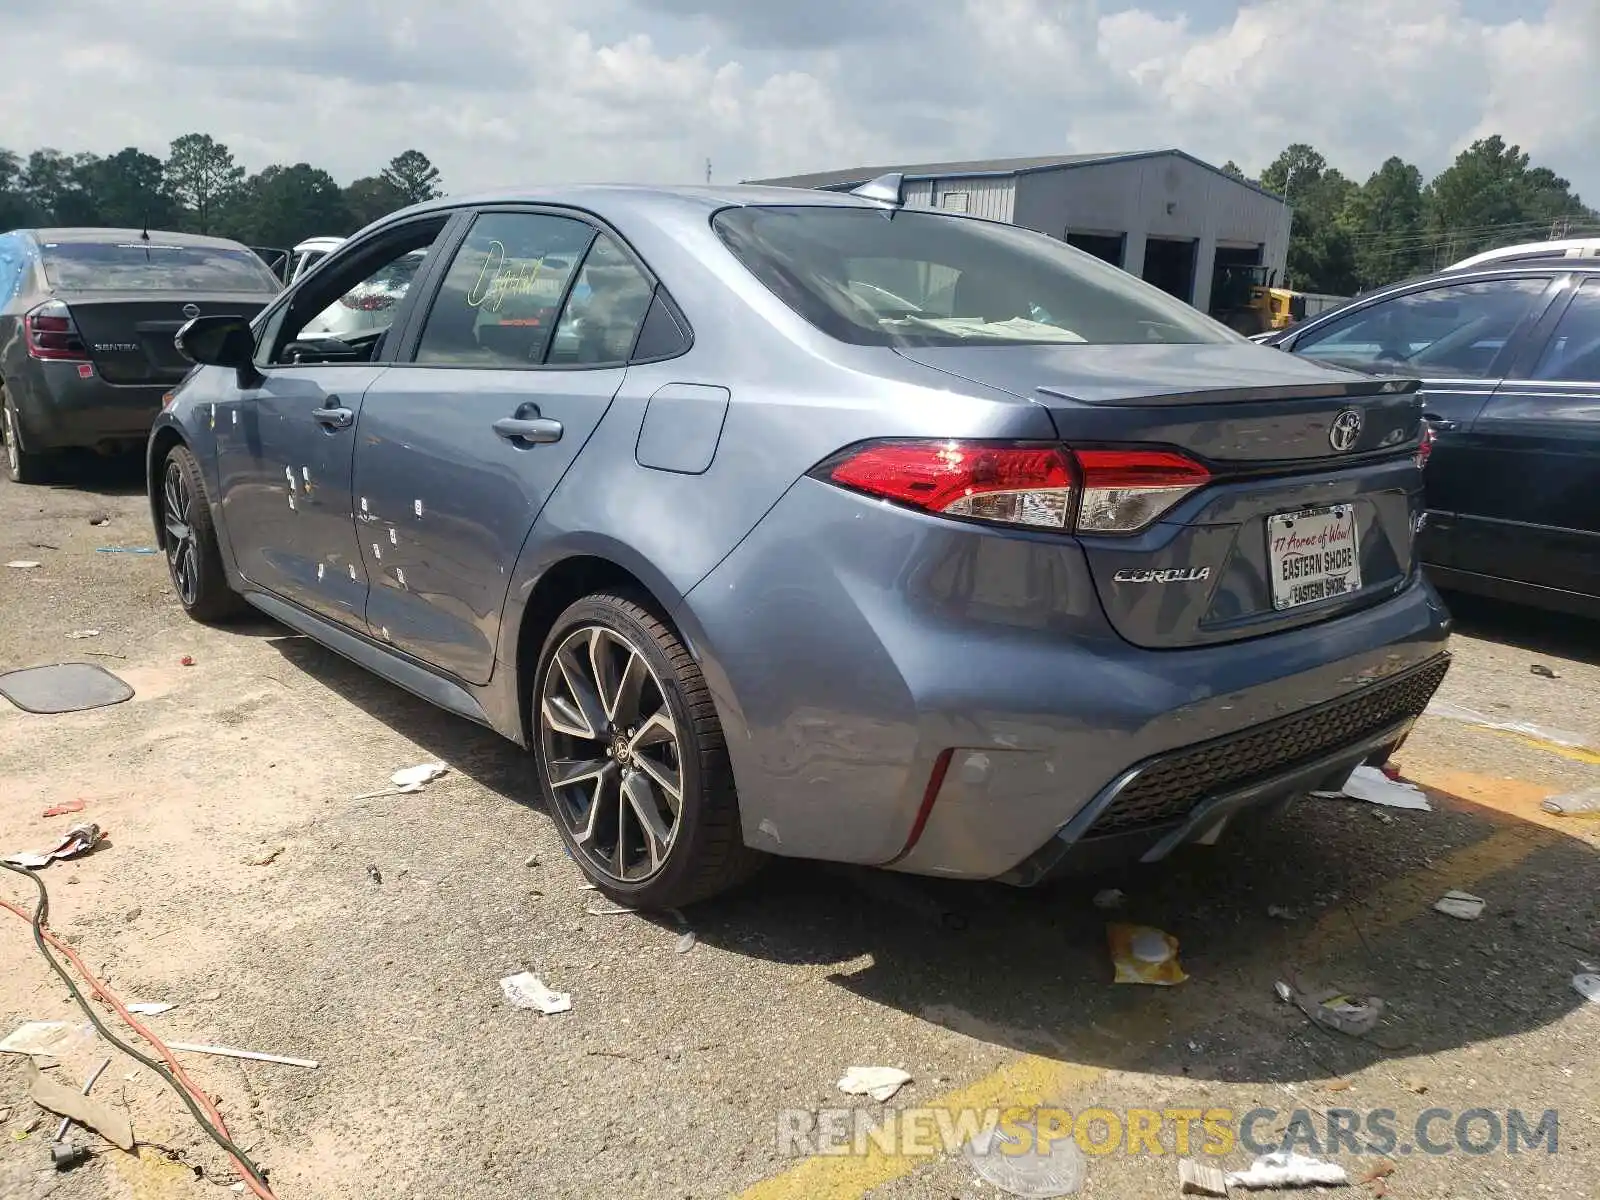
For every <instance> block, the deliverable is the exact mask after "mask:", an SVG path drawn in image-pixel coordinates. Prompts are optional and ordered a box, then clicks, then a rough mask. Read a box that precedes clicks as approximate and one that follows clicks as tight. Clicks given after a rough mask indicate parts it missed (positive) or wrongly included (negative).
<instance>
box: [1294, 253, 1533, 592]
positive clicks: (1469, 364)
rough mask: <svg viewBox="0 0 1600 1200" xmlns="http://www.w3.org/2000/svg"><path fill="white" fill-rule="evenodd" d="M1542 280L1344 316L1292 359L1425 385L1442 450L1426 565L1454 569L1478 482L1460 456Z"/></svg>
mask: <svg viewBox="0 0 1600 1200" xmlns="http://www.w3.org/2000/svg"><path fill="white" fill-rule="evenodd" d="M1549 282H1550V281H1549V279H1548V278H1547V277H1544V276H1524V277H1509V278H1498V279H1484V280H1475V281H1470V282H1465V283H1450V282H1443V283H1433V284H1429V285H1427V286H1424V287H1419V288H1416V289H1413V290H1411V291H1406V292H1402V293H1399V294H1397V295H1393V296H1388V297H1384V298H1382V299H1379V300H1377V301H1374V302H1373V303H1371V304H1368V305H1364V306H1362V307H1360V308H1357V309H1354V310H1352V311H1349V312H1346V313H1342V314H1340V315H1339V316H1337V317H1335V318H1334V319H1332V320H1330V321H1328V322H1326V323H1324V324H1321V325H1319V326H1316V327H1314V328H1312V329H1309V330H1307V331H1306V332H1305V333H1304V334H1302V335H1301V336H1300V337H1299V338H1297V339H1296V341H1295V344H1294V346H1293V347H1292V352H1293V353H1295V354H1301V355H1305V356H1307V357H1309V358H1316V359H1319V360H1320V361H1323V362H1327V363H1331V364H1333V365H1336V366H1344V367H1353V368H1355V369H1357V370H1361V371H1368V372H1378V373H1392V374H1397V375H1409V376H1414V377H1419V378H1420V379H1421V380H1422V390H1421V392H1420V393H1419V395H1420V397H1421V399H1422V402H1423V411H1424V412H1425V413H1426V414H1427V418H1428V420H1429V423H1430V424H1431V425H1432V426H1433V428H1434V432H1435V435H1436V437H1437V441H1436V442H1435V445H1434V450H1433V457H1432V459H1431V460H1430V461H1429V463H1428V474H1427V505H1428V523H1427V525H1426V526H1425V527H1424V530H1423V532H1422V534H1421V536H1420V537H1419V539H1418V553H1419V555H1420V556H1421V557H1422V559H1423V561H1425V562H1429V563H1433V564H1435V565H1437V566H1450V565H1453V563H1454V561H1455V558H1456V553H1457V548H1456V538H1455V528H1456V521H1457V519H1458V514H1460V513H1462V512H1469V511H1471V510H1472V508H1473V506H1474V504H1475V503H1476V501H1475V495H1476V491H1477V486H1478V485H1477V481H1476V480H1474V478H1473V476H1472V471H1471V470H1470V469H1469V468H1468V466H1467V464H1466V461H1465V459H1464V458H1463V457H1462V454H1461V450H1462V444H1463V439H1464V437H1465V434H1466V431H1467V429H1468V428H1469V427H1470V426H1471V424H1472V422H1473V420H1474V419H1475V418H1476V417H1477V415H1478V412H1479V411H1480V410H1481V409H1482V408H1483V406H1484V404H1486V403H1487V402H1488V399H1489V397H1490V395H1491V394H1493V392H1494V388H1495V382H1496V379H1497V377H1498V375H1497V373H1498V371H1499V370H1500V368H1501V367H1502V365H1503V364H1504V363H1505V362H1507V361H1508V359H1509V356H1510V355H1511V354H1512V353H1514V351H1515V348H1516V346H1517V345H1518V343H1519V341H1520V339H1521V338H1522V337H1523V335H1524V332H1525V330H1526V327H1527V325H1528V323H1529V321H1530V319H1531V318H1532V317H1534V316H1536V315H1537V313H1538V311H1540V310H1541V308H1542V305H1541V297H1543V296H1544V295H1545V292H1546V290H1547V288H1548V287H1549Z"/></svg>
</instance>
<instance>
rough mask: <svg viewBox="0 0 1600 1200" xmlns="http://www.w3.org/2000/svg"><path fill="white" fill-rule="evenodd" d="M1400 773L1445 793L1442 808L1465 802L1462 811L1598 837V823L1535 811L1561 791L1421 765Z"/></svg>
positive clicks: (1541, 785)
mask: <svg viewBox="0 0 1600 1200" xmlns="http://www.w3.org/2000/svg"><path fill="white" fill-rule="evenodd" d="M1404 773H1405V777H1406V778H1407V779H1409V780H1411V781H1412V782H1413V783H1416V784H1420V785H1421V786H1422V787H1425V788H1427V789H1428V790H1429V791H1433V792H1443V793H1445V799H1444V803H1446V804H1449V803H1451V798H1454V799H1457V800H1465V801H1467V805H1466V807H1476V808H1489V809H1493V810H1494V811H1495V812H1497V813H1500V814H1502V815H1503V816H1507V817H1514V818H1515V819H1516V820H1519V821H1526V822H1528V823H1529V824H1532V825H1542V826H1544V827H1545V828H1546V829H1554V830H1557V831H1559V832H1561V833H1566V834H1571V835H1573V836H1575V837H1583V836H1586V835H1588V834H1592V833H1600V823H1597V822H1595V821H1590V820H1585V819H1584V818H1582V817H1562V816H1558V815H1556V814H1555V813H1548V812H1545V811H1544V809H1542V808H1540V807H1539V805H1540V802H1541V801H1543V800H1545V799H1546V798H1547V797H1550V796H1554V795H1556V794H1557V793H1558V792H1559V791H1561V790H1563V789H1559V788H1553V787H1549V786H1546V785H1543V784H1537V783H1525V782H1524V781H1522V780H1520V779H1496V778H1494V777H1493V776H1489V775H1478V774H1475V773H1473V772H1471V771H1458V770H1456V769H1455V768H1454V767H1440V766H1433V765H1432V764H1424V763H1407V764H1406V767H1405V772H1404ZM1457 807H1461V806H1459V805H1458V806H1457Z"/></svg>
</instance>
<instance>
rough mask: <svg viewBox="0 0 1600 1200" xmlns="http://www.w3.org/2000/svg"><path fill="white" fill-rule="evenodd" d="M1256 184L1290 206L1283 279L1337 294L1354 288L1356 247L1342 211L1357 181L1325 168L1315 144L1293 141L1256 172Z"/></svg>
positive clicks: (1302, 287)
mask: <svg viewBox="0 0 1600 1200" xmlns="http://www.w3.org/2000/svg"><path fill="white" fill-rule="evenodd" d="M1261 186H1262V187H1264V188H1266V190H1267V191H1269V192H1275V193H1277V194H1278V195H1280V196H1282V197H1284V198H1285V199H1286V200H1288V202H1289V204H1290V206H1291V207H1292V208H1293V209H1294V217H1293V219H1292V221H1291V224H1290V230H1289V258H1288V278H1287V280H1285V282H1286V283H1287V285H1288V286H1290V287H1293V288H1297V289H1299V290H1301V291H1307V292H1332V293H1334V294H1336V295H1346V294H1349V293H1351V292H1353V291H1355V289H1356V280H1357V269H1356V252H1355V246H1354V244H1353V243H1352V241H1351V238H1350V234H1349V232H1348V230H1347V229H1346V228H1345V224H1344V221H1343V214H1344V210H1345V208H1346V207H1347V206H1348V204H1349V203H1350V200H1351V197H1352V195H1353V194H1354V193H1355V192H1356V191H1357V190H1358V189H1357V188H1356V185H1355V184H1354V183H1353V182H1351V181H1350V180H1349V179H1346V178H1345V177H1344V176H1343V175H1342V174H1340V172H1338V171H1337V170H1334V169H1333V168H1330V167H1329V166H1328V160H1327V159H1325V158H1323V156H1322V155H1321V154H1320V153H1319V152H1318V151H1317V150H1316V149H1315V147H1312V146H1309V145H1307V144H1306V143H1304V142H1296V143H1294V144H1293V145H1291V146H1288V147H1287V148H1285V149H1284V151H1283V153H1282V154H1280V155H1278V157H1277V158H1275V159H1273V161H1272V162H1271V164H1270V165H1268V167H1267V169H1266V170H1264V171H1262V172H1261Z"/></svg>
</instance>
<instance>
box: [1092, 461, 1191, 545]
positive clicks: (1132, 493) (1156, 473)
mask: <svg viewBox="0 0 1600 1200" xmlns="http://www.w3.org/2000/svg"><path fill="white" fill-rule="evenodd" d="M1075 456H1076V458H1077V460H1078V466H1079V468H1080V470H1081V471H1082V474H1083V500H1082V502H1081V504H1080V505H1079V507H1078V530H1079V532H1081V533H1133V532H1134V531H1136V530H1139V529H1143V528H1144V527H1145V526H1146V525H1149V524H1150V523H1151V522H1152V521H1154V520H1155V519H1156V518H1157V517H1159V516H1161V514H1162V513H1164V512H1166V511H1168V510H1169V509H1170V508H1172V506H1173V505H1174V504H1176V503H1178V501H1180V500H1182V499H1183V498H1184V497H1185V496H1187V495H1188V494H1189V493H1190V492H1192V491H1194V490H1195V489H1196V488H1201V487H1204V486H1205V485H1206V484H1208V483H1210V482H1211V472H1210V471H1208V470H1206V469H1205V468H1204V467H1203V466H1201V465H1200V464H1199V463H1197V462H1195V461H1194V460H1193V459H1190V458H1185V457H1184V456H1183V455H1181V454H1177V453H1174V452H1173V451H1170V450H1078V451H1075Z"/></svg>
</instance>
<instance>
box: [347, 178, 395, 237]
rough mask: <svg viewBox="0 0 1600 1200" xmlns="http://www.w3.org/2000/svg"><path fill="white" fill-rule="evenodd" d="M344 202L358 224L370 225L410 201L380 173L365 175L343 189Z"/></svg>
mask: <svg viewBox="0 0 1600 1200" xmlns="http://www.w3.org/2000/svg"><path fill="white" fill-rule="evenodd" d="M344 202H345V205H346V207H348V208H349V209H350V215H351V217H352V218H353V219H354V221H355V224H356V225H357V226H358V227H359V226H363V225H370V224H372V222H374V221H376V220H377V219H378V218H379V217H386V216H388V215H389V214H390V213H392V212H394V211H395V210H396V209H399V208H404V207H405V206H406V205H407V204H409V203H411V201H410V200H408V199H406V195H405V193H404V192H402V191H401V190H400V189H399V188H398V187H397V186H395V185H394V184H393V183H390V182H389V180H388V179H386V178H384V177H383V176H382V175H365V176H363V177H362V178H360V179H357V180H356V181H355V182H354V183H352V184H351V185H350V186H349V187H347V188H345V189H344Z"/></svg>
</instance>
